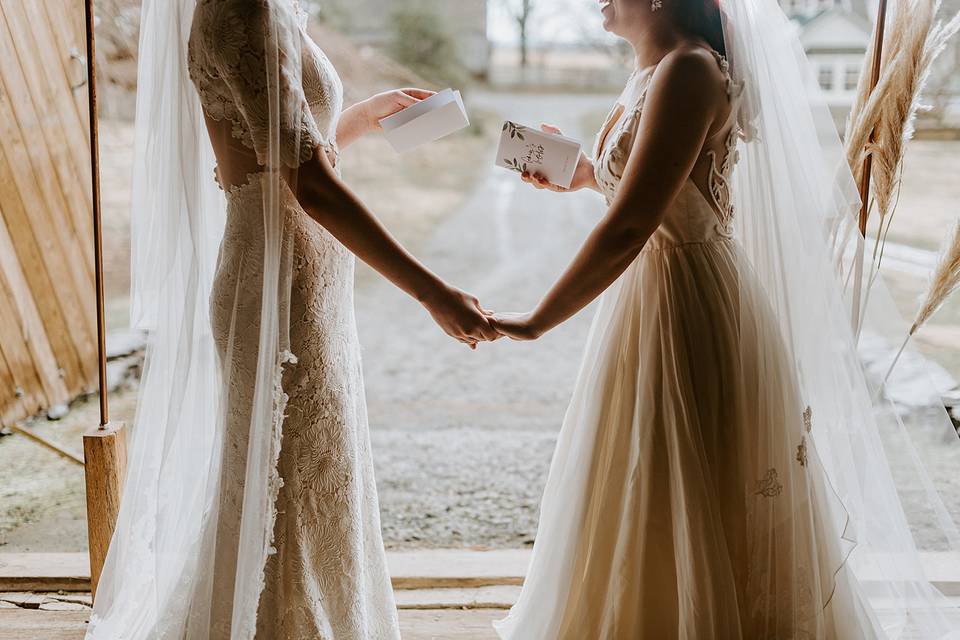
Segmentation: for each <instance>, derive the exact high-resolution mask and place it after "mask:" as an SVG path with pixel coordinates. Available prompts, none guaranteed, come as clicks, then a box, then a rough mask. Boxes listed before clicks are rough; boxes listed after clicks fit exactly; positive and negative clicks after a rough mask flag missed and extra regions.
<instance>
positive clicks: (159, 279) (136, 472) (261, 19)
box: [87, 0, 305, 640]
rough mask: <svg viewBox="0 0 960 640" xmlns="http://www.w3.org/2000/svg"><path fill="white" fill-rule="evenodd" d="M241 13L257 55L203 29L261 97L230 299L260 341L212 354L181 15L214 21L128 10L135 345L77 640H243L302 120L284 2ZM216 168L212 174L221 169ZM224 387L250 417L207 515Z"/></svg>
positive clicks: (179, 3) (205, 165) (194, 120)
mask: <svg viewBox="0 0 960 640" xmlns="http://www.w3.org/2000/svg"><path fill="white" fill-rule="evenodd" d="M248 4H249V6H250V8H249V9H248V11H249V12H251V16H250V18H251V19H256V20H258V22H257V23H256V27H255V28H256V29H262V33H260V32H259V31H258V35H259V36H262V38H261V39H262V41H263V47H264V49H263V51H262V52H260V51H259V50H256V51H246V50H241V47H239V46H236V45H237V42H236V40H235V39H234V38H235V36H236V34H238V33H241V32H243V31H244V30H245V29H253V28H254V27H253V26H251V24H245V23H239V24H238V23H237V22H236V19H235V18H236V16H235V15H234V16H232V17H231V15H230V14H228V13H225V14H224V16H223V18H224V19H223V20H222V21H220V22H216V21H215V23H216V24H218V25H219V27H220V28H221V29H222V32H219V33H214V34H208V35H209V36H210V37H213V38H217V39H218V41H219V42H220V43H221V44H222V45H223V46H224V47H227V49H226V54H229V55H232V54H234V53H235V54H236V55H237V57H238V59H239V60H240V64H243V65H245V66H244V67H243V68H244V70H245V73H247V74H251V75H260V76H262V77H261V78H258V79H257V82H255V83H253V84H255V85H257V86H262V87H263V91H264V92H265V96H264V97H265V100H263V101H262V103H263V104H265V105H267V107H266V109H267V110H268V113H265V114H256V115H257V116H258V117H262V118H263V121H264V122H266V123H268V127H267V131H266V132H258V133H263V135H262V136H261V137H260V138H258V139H257V140H256V143H257V153H258V155H259V156H260V158H259V163H257V162H255V163H254V164H253V165H252V167H251V168H250V171H254V172H262V174H261V176H260V178H259V179H260V181H261V183H262V185H263V189H262V190H261V192H262V194H263V203H262V211H263V221H262V224H263V246H262V247H252V248H250V249H249V250H248V251H249V253H250V255H251V258H252V256H253V255H254V254H255V255H256V256H257V257H259V256H261V255H262V259H263V278H262V281H250V282H243V283H242V286H243V287H244V289H245V294H253V295H245V296H244V298H243V299H244V300H245V304H249V301H250V300H251V299H253V300H258V303H259V312H258V313H256V312H255V316H259V341H258V343H257V344H249V343H248V342H244V343H242V344H241V343H240V341H239V340H235V339H234V333H233V331H232V330H231V332H230V337H229V338H228V339H227V340H226V342H225V344H219V345H218V344H215V342H216V341H215V339H214V335H213V332H212V330H211V311H210V304H211V301H210V297H211V289H212V287H213V282H214V276H215V271H216V266H217V259H218V248H219V246H220V242H221V239H222V236H223V234H224V221H225V218H224V211H225V199H224V197H223V193H222V192H221V191H220V190H219V189H218V186H217V183H216V182H215V180H214V169H215V164H216V163H215V159H214V154H213V149H212V146H211V143H210V138H209V137H208V133H207V129H206V127H205V121H204V116H203V113H202V111H201V105H200V100H199V96H198V94H197V90H196V89H195V87H194V85H193V84H192V82H191V78H190V74H189V71H188V56H189V54H190V52H189V51H188V45H189V39H190V36H191V26H192V23H193V19H194V12H195V10H196V9H197V8H198V7H200V6H204V5H206V6H207V9H208V10H217V7H216V6H213V5H210V3H209V0H206V1H204V0H201V1H199V2H198V1H197V0H144V2H143V6H142V19H141V29H140V33H141V36H140V48H139V76H138V77H139V81H138V95H137V117H136V120H137V123H136V153H135V165H134V167H133V173H134V183H133V209H132V229H133V265H132V281H133V282H132V293H131V296H132V297H131V313H132V322H133V324H134V325H135V326H136V327H140V328H143V329H146V330H147V331H148V332H149V340H148V347H147V358H146V364H145V367H144V375H143V379H142V383H141V391H140V398H139V404H138V408H137V415H136V419H135V423H134V429H133V441H132V446H131V449H130V455H129V465H128V468H129V471H128V475H127V478H126V482H125V486H124V492H123V499H122V503H121V508H120V517H119V522H118V525H117V529H116V532H115V534H114V537H113V540H112V543H111V546H110V550H109V554H108V557H107V561H106V566H105V568H104V572H103V575H102V578H101V580H100V584H99V589H98V592H97V594H96V602H95V605H94V615H93V617H92V619H91V623H90V627H89V630H88V634H87V637H88V638H95V639H98V640H99V639H104V640H107V639H109V640H117V639H120V638H123V639H139V638H151V639H153V638H158V639H159V638H190V639H191V640H199V639H204V638H208V637H219V638H235V639H240V638H252V637H253V635H254V629H255V618H256V612H257V603H258V600H259V597H260V591H261V588H262V584H263V570H264V564H265V561H266V558H267V556H268V554H269V553H270V552H271V536H272V529H273V517H274V500H275V498H276V493H277V491H278V489H279V484H280V480H279V478H278V476H277V474H276V470H275V466H276V460H277V456H278V453H279V443H280V430H281V426H282V425H281V423H282V419H283V404H284V398H285V396H284V394H283V390H282V388H281V386H280V380H281V370H282V366H283V364H284V362H285V361H286V359H287V358H288V357H289V355H288V352H287V344H286V341H287V335H288V332H287V329H288V318H287V317H286V310H287V309H288V306H287V302H288V300H289V290H290V265H289V263H288V262H287V260H286V259H285V257H284V251H283V250H282V247H281V244H282V242H281V237H282V234H281V230H282V228H283V227H282V225H283V219H282V216H283V209H282V207H281V205H280V203H281V196H282V190H283V189H286V186H285V185H284V184H283V182H284V181H285V180H286V181H287V182H289V180H290V175H289V172H288V173H286V174H285V173H284V171H287V169H286V167H290V166H294V165H291V163H290V161H289V158H288V157H287V155H288V153H287V152H288V151H289V144H290V139H291V136H292V137H293V138H294V141H293V144H294V145H295V146H294V147H293V148H298V145H297V140H298V139H299V133H298V131H297V129H296V127H294V128H293V129H292V130H291V127H290V123H297V122H300V121H301V117H302V115H303V114H302V113H300V112H299V111H298V110H300V109H302V108H305V105H300V104H287V103H284V102H283V101H282V100H281V99H280V95H281V89H282V87H283V86H284V85H285V84H286V83H299V82H300V73H301V65H300V59H299V57H298V52H300V51H301V46H300V42H299V41H298V39H299V38H300V37H301V32H300V29H299V27H300V20H302V19H303V16H302V14H299V13H298V11H297V10H296V7H295V5H294V3H293V2H270V3H254V2H251V3H248ZM254 12H255V13H256V15H253V13H254ZM231 19H233V22H231ZM230 47H233V49H230ZM234 49H235V50H234ZM251 53H252V54H254V55H250V54H251ZM261 53H262V56H261V55H260V54H261ZM213 115H214V116H216V115H217V114H213ZM244 115H249V114H244ZM238 147H239V145H238ZM258 164H259V166H258ZM225 168H226V167H224V166H223V159H221V167H220V169H221V170H223V169H225ZM231 169H232V170H233V171H234V173H236V170H237V168H236V167H232V168H231ZM258 291H259V296H257V295H256V293H257V292H258ZM236 299H240V298H239V297H237V298H236ZM249 311H250V310H249V309H245V311H244V313H245V314H249ZM255 311H256V310H255ZM228 312H229V310H228ZM236 312H237V309H234V310H233V313H234V314H236ZM246 317H249V315H247V316H246ZM251 350H252V352H253V354H254V356H253V358H252V361H253V362H256V365H255V369H256V370H255V371H246V370H245V371H242V372H241V371H239V370H238V366H240V363H241V362H250V361H251V359H245V360H243V361H241V359H240V357H239V355H238V354H239V353H241V352H245V353H248V354H249V353H251ZM241 374H242V376H241ZM234 376H236V377H237V378H240V377H242V378H243V380H245V381H246V380H253V381H255V382H254V384H253V386H254V387H255V388H254V389H250V390H249V392H252V396H246V403H247V404H246V406H244V407H242V408H240V409H238V408H237V407H236V406H233V407H231V408H230V410H231V411H237V410H240V411H241V412H242V416H243V419H246V418H247V417H249V429H248V431H247V435H248V442H247V446H246V451H245V452H243V454H244V455H245V459H246V467H245V471H244V472H243V474H242V475H243V477H242V480H241V479H240V478H236V479H234V480H235V481H237V482H242V486H243V487H244V491H243V499H242V504H241V505H238V508H239V509H240V511H241V513H239V514H237V513H226V512H225V511H224V510H223V509H221V503H220V490H219V483H220V479H221V472H222V470H223V464H224V463H223V458H224V450H225V448H226V447H225V443H224V442H223V438H222V434H223V424H224V421H225V419H226V417H225V415H224V414H225V411H227V409H228V407H227V405H228V403H227V402H226V394H227V390H229V389H230V384H231V379H232V378H233V377H234ZM234 418H236V416H234ZM221 516H222V517H223V518H227V517H230V518H232V519H235V520H237V521H239V528H240V531H239V544H238V547H237V549H236V553H235V563H236V570H235V576H234V577H233V580H228V581H227V588H226V589H224V588H223V584H218V586H217V589H214V585H213V584H212V579H211V575H212V573H213V567H212V565H213V563H214V553H213V548H214V542H215V538H216V530H217V526H218V520H221ZM232 551H233V550H232V549H231V550H230V552H231V553H232ZM214 620H215V621H214Z"/></svg>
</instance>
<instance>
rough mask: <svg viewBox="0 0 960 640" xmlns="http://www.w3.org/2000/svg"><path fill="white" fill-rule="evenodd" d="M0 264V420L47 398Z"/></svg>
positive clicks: (10, 420) (23, 412)
mask: <svg viewBox="0 0 960 640" xmlns="http://www.w3.org/2000/svg"><path fill="white" fill-rule="evenodd" d="M12 302H13V295H12V294H11V293H10V292H9V290H8V289H7V287H6V286H5V283H4V274H3V271H2V268H0V424H2V425H5V426H9V425H11V424H13V422H14V421H15V420H17V419H19V418H21V417H22V416H26V415H31V414H33V413H36V412H37V411H38V410H39V409H40V408H41V407H43V406H44V401H45V400H46V398H45V397H44V394H43V385H42V383H41V382H40V379H39V378H38V377H37V372H36V368H35V367H34V366H33V359H32V358H31V357H30V352H29V350H28V349H27V345H26V343H25V342H24V340H23V334H22V333H21V331H20V324H21V319H20V318H19V317H18V316H17V314H16V307H15V306H14V305H13V304H11V303H12Z"/></svg>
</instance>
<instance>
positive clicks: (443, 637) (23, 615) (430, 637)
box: [0, 608, 506, 640]
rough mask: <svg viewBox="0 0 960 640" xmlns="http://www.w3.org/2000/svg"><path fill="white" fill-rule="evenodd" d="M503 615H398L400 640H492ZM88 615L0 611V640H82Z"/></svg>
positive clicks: (482, 612)
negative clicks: (494, 626)
mask: <svg viewBox="0 0 960 640" xmlns="http://www.w3.org/2000/svg"><path fill="white" fill-rule="evenodd" d="M505 615H506V611H502V610H496V609H482V610H478V611H470V610H466V611H456V610H449V609H447V610H441V611H417V610H412V611H401V612H400V634H401V635H402V636H403V639H404V640H495V639H496V637H497V635H496V633H494V631H493V627H492V626H491V624H492V623H493V621H494V620H499V619H500V618H503V617H504V616H505ZM89 620H90V612H89V611H46V610H42V609H17V608H10V609H0V640H24V639H25V638H42V639H43V640H83V635H84V632H85V631H86V629H87V622H88V621H89Z"/></svg>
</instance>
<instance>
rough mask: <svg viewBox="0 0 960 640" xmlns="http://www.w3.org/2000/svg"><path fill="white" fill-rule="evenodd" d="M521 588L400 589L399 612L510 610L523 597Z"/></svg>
mask: <svg viewBox="0 0 960 640" xmlns="http://www.w3.org/2000/svg"><path fill="white" fill-rule="evenodd" d="M520 589H521V587H519V586H498V587H476V588H466V589H463V588H459V589H397V590H395V591H394V594H393V595H394V597H395V598H396V600H397V608H398V609H509V608H510V607H512V606H513V605H514V603H515V602H516V601H517V599H518V598H519V597H520Z"/></svg>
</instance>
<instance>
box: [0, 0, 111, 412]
mask: <svg viewBox="0 0 960 640" xmlns="http://www.w3.org/2000/svg"><path fill="white" fill-rule="evenodd" d="M84 51H85V38H84V31H83V3H81V2H77V1H76V0H0V424H9V423H10V422H12V421H14V420H17V419H20V418H23V417H25V416H28V415H31V414H33V413H36V412H37V411H40V410H42V409H45V408H47V407H49V406H51V405H53V404H58V403H62V402H66V401H68V400H69V399H71V398H73V397H76V396H77V395H78V394H80V393H84V392H88V391H91V390H92V389H93V388H94V381H95V379H96V367H97V357H96V356H97V343H96V319H95V306H94V279H93V240H92V238H93V224H92V218H91V207H92V204H91V195H90V187H89V185H90V166H89V151H88V144H89V134H88V129H87V106H86V104H87V103H86V86H85V82H86V78H85V76H86V69H85V66H84V58H83V55H84Z"/></svg>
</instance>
